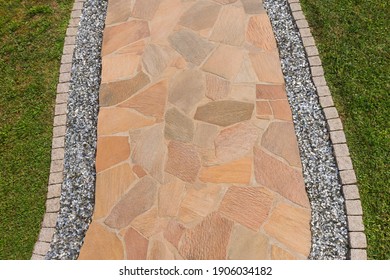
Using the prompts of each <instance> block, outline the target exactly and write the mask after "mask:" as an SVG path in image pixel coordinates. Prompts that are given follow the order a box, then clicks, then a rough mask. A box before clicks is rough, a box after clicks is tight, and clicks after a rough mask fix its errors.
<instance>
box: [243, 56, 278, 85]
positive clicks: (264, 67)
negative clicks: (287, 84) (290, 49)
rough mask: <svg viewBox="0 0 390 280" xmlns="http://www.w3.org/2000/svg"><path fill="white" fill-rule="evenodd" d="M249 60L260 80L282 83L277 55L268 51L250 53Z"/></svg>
mask: <svg viewBox="0 0 390 280" xmlns="http://www.w3.org/2000/svg"><path fill="white" fill-rule="evenodd" d="M249 57H250V60H251V62H252V66H253V69H254V70H255V72H256V74H257V77H258V79H259V81H260V82H266V83H276V84H282V83H284V78H283V74H282V70H281V68H280V60H279V56H278V55H277V54H275V53H270V52H258V53H250V54H249Z"/></svg>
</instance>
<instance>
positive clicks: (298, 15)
mask: <svg viewBox="0 0 390 280" xmlns="http://www.w3.org/2000/svg"><path fill="white" fill-rule="evenodd" d="M292 14H293V17H294V19H295V20H298V19H305V15H304V14H303V12H302V11H296V12H293V13H292Z"/></svg>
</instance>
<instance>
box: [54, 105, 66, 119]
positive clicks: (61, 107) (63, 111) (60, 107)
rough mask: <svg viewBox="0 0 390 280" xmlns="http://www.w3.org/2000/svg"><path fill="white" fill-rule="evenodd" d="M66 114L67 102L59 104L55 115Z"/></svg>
mask: <svg viewBox="0 0 390 280" xmlns="http://www.w3.org/2000/svg"><path fill="white" fill-rule="evenodd" d="M65 114H66V103H62V104H58V105H56V106H55V108H54V115H55V116H58V115H65Z"/></svg>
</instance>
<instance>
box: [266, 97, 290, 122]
mask: <svg viewBox="0 0 390 280" xmlns="http://www.w3.org/2000/svg"><path fill="white" fill-rule="evenodd" d="M269 103H270V105H271V107H272V112H273V114H274V118H275V119H279V120H284V121H292V113H291V108H290V104H289V103H288V101H287V100H270V101H269Z"/></svg>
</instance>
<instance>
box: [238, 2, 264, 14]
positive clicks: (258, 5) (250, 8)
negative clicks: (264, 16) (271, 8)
mask: <svg viewBox="0 0 390 280" xmlns="http://www.w3.org/2000/svg"><path fill="white" fill-rule="evenodd" d="M241 2H242V5H243V6H244V10H245V13H247V14H260V13H265V10H264V7H263V4H262V2H261V1H258V0H241Z"/></svg>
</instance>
